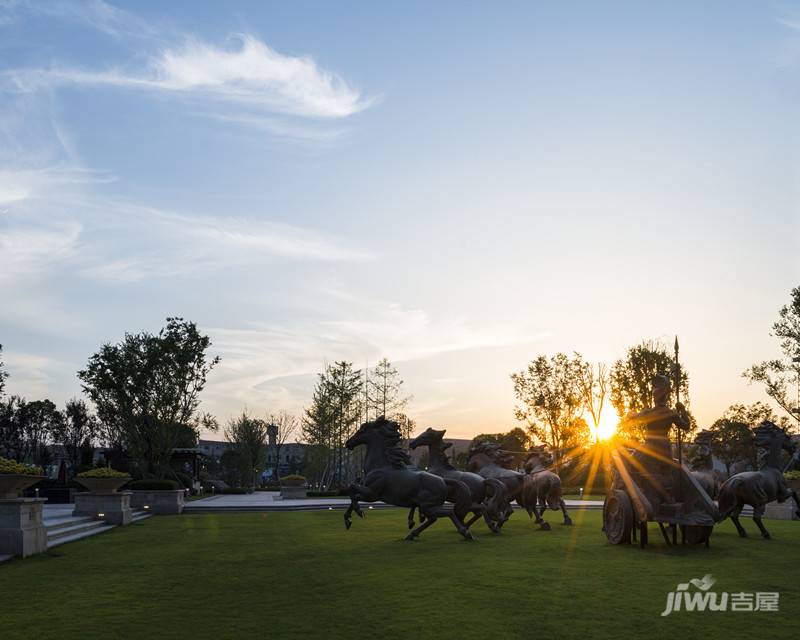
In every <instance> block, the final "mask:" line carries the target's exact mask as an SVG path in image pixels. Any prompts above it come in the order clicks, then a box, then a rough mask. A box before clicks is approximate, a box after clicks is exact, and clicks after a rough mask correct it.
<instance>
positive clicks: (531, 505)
mask: <svg viewBox="0 0 800 640" xmlns="http://www.w3.org/2000/svg"><path fill="white" fill-rule="evenodd" d="M552 464H553V456H552V454H551V453H550V452H549V451H548V449H547V446H546V445H539V446H538V447H533V448H532V449H531V450H530V451H529V452H528V457H527V458H526V460H525V464H524V468H525V471H527V472H528V477H529V478H530V482H528V483H527V484H526V486H525V489H524V490H523V503H524V504H523V505H522V506H524V507H525V509H526V510H527V512H528V516H536V522H537V523H541V522H544V520H543V519H542V514H544V512H545V510H546V509H547V508H548V507H549V508H550V509H552V510H553V511H558V510H559V509H561V512H562V513H563V514H564V524H566V525H571V524H572V518H570V517H569V514H568V513H567V505H566V504H565V502H564V497H563V494H562V492H561V478H559V476H558V474H557V473H553V472H552V471H549V470H548V467H549V466H551V465H552ZM517 502H519V498H517ZM531 511H532V512H533V513H531Z"/></svg>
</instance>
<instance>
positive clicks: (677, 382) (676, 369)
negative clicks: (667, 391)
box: [673, 336, 683, 500]
mask: <svg viewBox="0 0 800 640" xmlns="http://www.w3.org/2000/svg"><path fill="white" fill-rule="evenodd" d="M678 350H679V347H678V336H675V366H674V373H673V375H674V377H675V403H676V404H677V403H679V402H680V401H681V365H680V364H679V362H678ZM682 479H683V446H682V443H681V428H680V427H678V500H680V499H681V485H682Z"/></svg>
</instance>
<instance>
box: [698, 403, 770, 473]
mask: <svg viewBox="0 0 800 640" xmlns="http://www.w3.org/2000/svg"><path fill="white" fill-rule="evenodd" d="M765 420H769V421H770V422H775V421H776V418H775V414H774V412H773V411H772V408H771V407H769V406H767V405H765V404H763V403H761V402H755V403H753V404H751V405H749V406H747V405H743V404H733V405H731V406H730V407H728V409H727V410H726V411H725V413H723V414H722V417H721V418H719V419H718V420H716V421H715V422H714V424H713V425H711V428H710V429H709V431H710V432H711V436H712V438H711V451H712V453H713V454H714V455H715V456H717V458H719V459H720V460H721V461H722V462H723V463H724V464H725V467H726V468H727V470H728V473H730V471H731V465H732V464H733V463H734V462H738V461H740V460H747V461H749V462H750V463H751V464H752V465H753V466H755V465H756V449H755V445H754V443H753V428H755V427H756V426H758V425H759V424H761V423H762V422H764V421H765Z"/></svg>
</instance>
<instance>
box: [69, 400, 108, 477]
mask: <svg viewBox="0 0 800 640" xmlns="http://www.w3.org/2000/svg"><path fill="white" fill-rule="evenodd" d="M64 418H65V420H64V430H63V433H62V434H61V443H62V444H63V445H64V449H65V451H66V453H67V459H68V460H69V463H70V465H71V468H72V471H73V472H75V470H77V468H78V467H79V466H80V465H81V462H82V458H83V451H84V449H85V448H86V447H87V446H92V441H93V440H94V439H95V438H96V437H97V434H98V431H99V425H98V423H97V418H96V417H95V416H94V415H92V414H91V412H90V411H89V407H88V406H87V405H86V402H84V401H83V400H81V399H78V398H72V399H71V400H69V401H68V402H67V404H66V407H65V408H64Z"/></svg>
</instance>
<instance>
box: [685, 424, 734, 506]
mask: <svg viewBox="0 0 800 640" xmlns="http://www.w3.org/2000/svg"><path fill="white" fill-rule="evenodd" d="M712 438H713V435H712V433H711V432H710V431H708V430H704V431H701V432H700V433H698V434H697V436H696V437H695V439H694V445H695V447H694V452H693V455H692V458H691V460H690V461H689V468H690V469H691V473H692V476H694V478H695V479H696V480H697V482H698V483H700V486H701V487H703V490H704V491H705V492H706V493H707V494H708V495H709V497H710V498H712V499H713V500H716V499H717V498H719V489H720V487H721V486H722V484H723V483H724V482H725V480H727V475H726V474H725V473H724V472H723V471H721V470H719V469H715V468H714V457H713V455H712V453H711V440H712Z"/></svg>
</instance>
